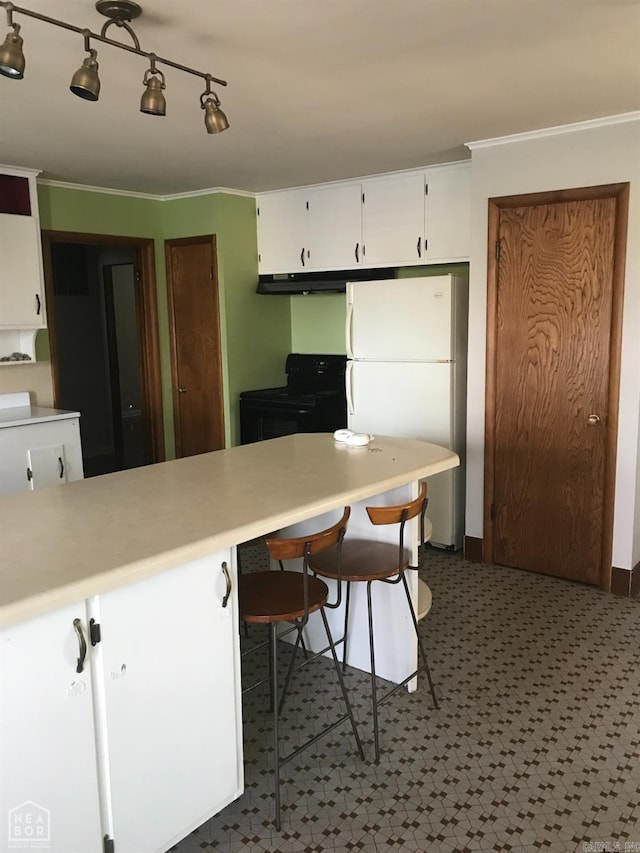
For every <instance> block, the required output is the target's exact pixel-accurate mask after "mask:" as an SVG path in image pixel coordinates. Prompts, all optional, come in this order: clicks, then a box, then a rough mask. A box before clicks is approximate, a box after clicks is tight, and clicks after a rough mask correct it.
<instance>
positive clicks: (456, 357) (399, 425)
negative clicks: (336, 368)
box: [346, 275, 468, 550]
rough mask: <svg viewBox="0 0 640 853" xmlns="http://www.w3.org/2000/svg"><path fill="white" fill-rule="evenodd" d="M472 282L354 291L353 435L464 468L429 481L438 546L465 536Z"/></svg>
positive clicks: (377, 284) (417, 282)
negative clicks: (386, 440)
mask: <svg viewBox="0 0 640 853" xmlns="http://www.w3.org/2000/svg"><path fill="white" fill-rule="evenodd" d="M467 313H468V279H467V277H466V276H462V275H438V276H431V277H421V278H405V279H388V280H385V281H356V282H348V283H347V329H346V348H347V359H348V361H347V371H346V391H347V411H348V427H349V429H352V430H355V431H356V432H368V433H372V434H373V435H395V436H401V437H405V438H420V439H424V440H425V441H430V442H433V443H434V444H440V445H442V446H444V447H448V448H450V449H452V450H455V451H456V453H458V455H459V456H460V460H461V463H462V464H461V465H460V467H458V468H454V469H452V470H451V471H445V472H443V473H441V474H436V475H435V476H433V477H429V478H428V479H427V482H428V487H429V492H428V495H429V504H428V509H427V515H428V517H429V519H430V520H431V522H432V524H433V533H432V537H431V542H432V544H433V545H436V546H439V547H443V548H449V549H451V550H457V549H458V548H461V547H462V537H463V533H464V476H465V475H464V449H465V431H466V418H465V411H466V396H467V394H466V347H467Z"/></svg>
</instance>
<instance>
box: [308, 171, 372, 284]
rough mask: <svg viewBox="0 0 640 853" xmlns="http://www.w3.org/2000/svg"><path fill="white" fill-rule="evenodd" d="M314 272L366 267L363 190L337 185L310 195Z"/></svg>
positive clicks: (310, 238) (311, 246)
mask: <svg viewBox="0 0 640 853" xmlns="http://www.w3.org/2000/svg"><path fill="white" fill-rule="evenodd" d="M308 201H309V246H310V256H309V261H310V267H311V269H324V270H331V269H349V268H351V267H354V266H357V265H358V264H361V263H362V188H361V186H360V184H337V185H335V186H329V187H321V188H317V187H315V188H313V189H311V190H309V191H308Z"/></svg>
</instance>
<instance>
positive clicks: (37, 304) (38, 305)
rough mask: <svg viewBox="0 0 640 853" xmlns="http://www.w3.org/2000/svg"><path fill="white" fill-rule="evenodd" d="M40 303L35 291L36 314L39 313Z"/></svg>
mask: <svg viewBox="0 0 640 853" xmlns="http://www.w3.org/2000/svg"><path fill="white" fill-rule="evenodd" d="M41 307H42V305H41V304H40V295H39V294H38V293H36V314H38V315H39V314H40V309H41Z"/></svg>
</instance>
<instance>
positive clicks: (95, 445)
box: [45, 234, 163, 477]
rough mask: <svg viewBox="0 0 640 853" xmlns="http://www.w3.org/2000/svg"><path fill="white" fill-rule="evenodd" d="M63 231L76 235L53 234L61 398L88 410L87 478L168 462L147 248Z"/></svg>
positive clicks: (60, 403) (84, 423) (84, 427)
mask: <svg viewBox="0 0 640 853" xmlns="http://www.w3.org/2000/svg"><path fill="white" fill-rule="evenodd" d="M56 236H57V235H56ZM60 236H61V237H62V236H64V237H70V238H71V239H70V240H66V239H52V235H51V234H49V235H48V237H47V238H45V258H46V260H45V267H46V279H47V311H48V317H49V328H50V339H51V351H52V354H51V355H52V365H53V376H54V392H55V404H56V406H57V407H59V408H63V409H73V410H78V411H79V412H80V414H81V418H80V430H81V436H82V457H83V464H84V471H85V476H87V477H91V476H96V475H99V474H107V473H110V472H112V471H119V470H123V469H125V468H134V467H138V466H141V465H148V464H150V463H152V462H155V461H160V460H161V459H162V457H163V448H162V446H161V445H160V446H159V442H158V440H157V439H158V421H159V422H160V425H161V418H162V412H161V402H160V401H161V397H160V392H159V367H158V366H157V353H156V352H154V345H155V344H156V342H157V329H156V325H157V321H156V317H155V298H154V299H153V305H152V316H151V317H150V316H148V313H149V312H148V307H147V305H146V302H148V292H149V282H147V286H146V287H145V284H144V282H143V280H142V279H143V276H142V274H141V270H142V269H143V267H144V259H143V258H141V251H140V249H139V247H137V246H136V245H130V243H131V241H123V242H122V241H120V239H119V238H112V239H113V242H112V243H110V242H106V240H107V238H100V237H99V238H97V240H96V242H90V236H82V237H81V239H80V241H76V240H75V239H74V236H73V235H60ZM102 241H105V242H102ZM153 295H154V297H155V284H154V283H153ZM150 328H151V330H152V331H154V330H155V331H156V334H155V338H154V336H153V335H151V336H150V335H149V329H150ZM150 379H151V382H150ZM154 380H157V381H154ZM155 386H157V387H155ZM150 390H151V392H152V393H150ZM154 392H155V393H154Z"/></svg>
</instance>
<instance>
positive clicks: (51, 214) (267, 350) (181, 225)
mask: <svg viewBox="0 0 640 853" xmlns="http://www.w3.org/2000/svg"><path fill="white" fill-rule="evenodd" d="M38 201H39V207H40V224H41V227H42V228H43V229H47V230H54V231H77V232H82V233H87V234H113V235H117V236H123V237H149V238H152V239H153V240H154V241H155V260H156V281H157V288H158V328H159V338H160V360H161V370H162V395H163V414H164V426H165V447H166V456H167V459H172V458H173V457H174V455H175V443H174V433H173V398H172V388H171V356H170V348H169V324H168V309H167V290H166V277H165V261H164V240H165V239H169V238H171V237H187V236H195V235H200V234H216V238H217V247H218V277H219V284H220V302H221V321H222V322H221V325H222V345H223V365H224V376H223V379H224V386H225V388H224V392H225V428H226V441H227V445H228V446H230V445H232V444H236V443H237V442H238V440H239V423H238V393H239V392H240V391H242V390H245V389H247V388H260V387H265V386H268V385H273V384H279V383H280V382H282V381H283V379H284V374H283V366H284V358H285V356H286V354H287V352H289V351H290V349H291V314H290V306H289V299H288V298H283V299H269V298H268V297H263V296H258V295H257V294H256V293H255V288H256V283H257V275H258V264H257V237H256V216H255V202H254V200H253V199H252V198H245V197H241V196H234V195H229V194H223V193H212V194H210V195H206V196H196V197H192V198H184V199H173V200H170V201H162V200H159V199H141V198H136V197H130V196H121V195H116V194H111V193H101V192H93V191H87V190H77V189H73V188H69V187H52V186H39V187H38ZM37 346H38V353H39V355H43V354H45V355H46V352H47V349H48V347H47V340H46V336H44V335H40V336H39V337H38V342H37Z"/></svg>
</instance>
